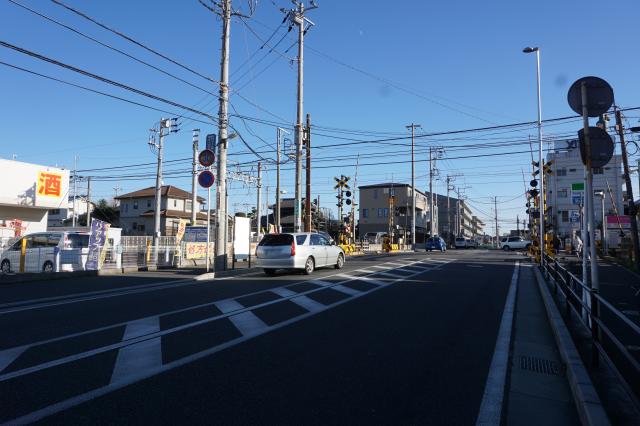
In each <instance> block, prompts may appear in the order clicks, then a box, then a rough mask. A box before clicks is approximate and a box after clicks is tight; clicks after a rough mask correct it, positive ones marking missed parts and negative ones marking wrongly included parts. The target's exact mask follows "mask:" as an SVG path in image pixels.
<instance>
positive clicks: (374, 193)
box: [373, 189, 378, 200]
mask: <svg viewBox="0 0 640 426" xmlns="http://www.w3.org/2000/svg"><path fill="white" fill-rule="evenodd" d="M373 199H374V200H377V199H378V190H377V189H374V190H373Z"/></svg>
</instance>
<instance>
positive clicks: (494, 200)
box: [493, 197, 500, 248]
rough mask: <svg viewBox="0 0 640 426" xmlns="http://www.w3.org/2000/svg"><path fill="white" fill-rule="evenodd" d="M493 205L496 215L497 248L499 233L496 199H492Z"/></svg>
mask: <svg viewBox="0 0 640 426" xmlns="http://www.w3.org/2000/svg"><path fill="white" fill-rule="evenodd" d="M493 205H494V209H495V213H496V248H499V247H500V246H499V243H498V242H499V241H500V231H499V230H498V197H494V198H493Z"/></svg>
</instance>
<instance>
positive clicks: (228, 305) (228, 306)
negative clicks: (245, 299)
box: [215, 299, 244, 314]
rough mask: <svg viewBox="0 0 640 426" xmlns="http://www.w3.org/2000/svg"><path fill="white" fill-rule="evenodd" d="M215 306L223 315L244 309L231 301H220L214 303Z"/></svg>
mask: <svg viewBox="0 0 640 426" xmlns="http://www.w3.org/2000/svg"><path fill="white" fill-rule="evenodd" d="M215 305H216V307H217V308H218V309H220V312H222V313H223V314H228V313H229V312H233V311H237V310H238V309H244V306H242V305H241V304H240V303H238V302H236V301H235V300H233V299H227V300H220V301H218V302H215Z"/></svg>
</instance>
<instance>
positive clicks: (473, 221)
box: [435, 194, 485, 244]
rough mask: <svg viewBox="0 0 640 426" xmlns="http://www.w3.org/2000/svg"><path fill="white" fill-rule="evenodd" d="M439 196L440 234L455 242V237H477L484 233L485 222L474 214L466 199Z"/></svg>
mask: <svg viewBox="0 0 640 426" xmlns="http://www.w3.org/2000/svg"><path fill="white" fill-rule="evenodd" d="M435 195H436V196H437V205H438V216H439V222H440V235H441V236H442V237H443V238H444V239H445V241H447V242H449V243H451V244H453V240H454V238H455V237H458V236H460V237H465V238H473V239H477V238H478V237H481V236H482V235H484V226H485V223H484V222H483V221H482V220H480V218H478V216H476V215H474V214H473V212H472V211H471V208H470V207H469V205H468V204H467V203H466V202H465V201H464V199H458V198H455V197H447V196H446V195H440V194H435Z"/></svg>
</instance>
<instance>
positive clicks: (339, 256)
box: [336, 253, 344, 269]
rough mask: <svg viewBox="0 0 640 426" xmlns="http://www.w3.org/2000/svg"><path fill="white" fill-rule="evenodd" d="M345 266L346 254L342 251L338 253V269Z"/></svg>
mask: <svg viewBox="0 0 640 426" xmlns="http://www.w3.org/2000/svg"><path fill="white" fill-rule="evenodd" d="M343 266H344V255H343V254H342V253H340V254H339V255H338V260H337V261H336V269H342V267H343Z"/></svg>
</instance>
